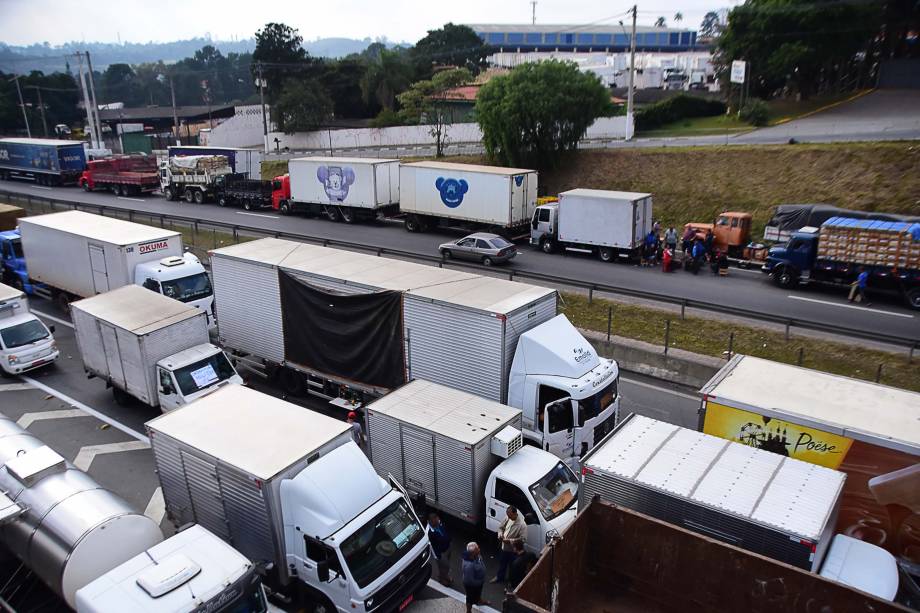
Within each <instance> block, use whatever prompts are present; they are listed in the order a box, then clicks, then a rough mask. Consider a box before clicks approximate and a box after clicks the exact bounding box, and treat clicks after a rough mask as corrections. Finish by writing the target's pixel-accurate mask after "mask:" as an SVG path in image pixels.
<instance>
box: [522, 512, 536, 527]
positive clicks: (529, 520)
mask: <svg viewBox="0 0 920 613" xmlns="http://www.w3.org/2000/svg"><path fill="white" fill-rule="evenodd" d="M524 523H525V524H527V525H528V526H538V525H540V520H538V519H537V516H536V515H535V514H533V513H526V514H525V515H524Z"/></svg>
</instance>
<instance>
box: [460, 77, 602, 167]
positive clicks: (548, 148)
mask: <svg viewBox="0 0 920 613" xmlns="http://www.w3.org/2000/svg"><path fill="white" fill-rule="evenodd" d="M611 112H612V106H611V103H610V93H609V92H608V91H607V89H606V88H605V87H604V86H603V85H602V84H601V82H600V81H599V80H598V78H597V77H596V76H595V75H594V74H592V73H590V72H581V71H579V70H578V68H577V67H576V66H575V64H572V63H570V62H560V61H555V60H554V61H547V62H540V63H527V64H522V65H520V66H518V67H517V68H515V69H514V70H512V71H511V73H510V74H508V75H504V76H499V77H495V78H493V79H492V80H491V81H489V82H488V83H486V84H485V85H484V86H483V87H482V89H481V90H480V91H479V95H478V96H477V98H476V119H477V121H478V122H479V126H480V127H481V128H482V140H483V144H484V145H485V148H486V152H487V153H488V154H489V156H490V157H491V158H493V159H494V160H496V161H499V162H501V163H503V164H505V165H509V166H517V165H527V166H535V167H537V168H549V167H554V166H556V165H557V164H558V162H559V160H560V158H561V157H562V156H563V154H564V153H565V152H566V151H571V150H574V149H575V148H576V146H577V145H578V141H579V140H580V139H581V137H582V136H584V133H585V131H586V130H587V129H588V126H590V125H591V124H592V123H593V122H594V120H595V119H597V118H598V117H602V116H605V115H609V114H610V113H611Z"/></svg>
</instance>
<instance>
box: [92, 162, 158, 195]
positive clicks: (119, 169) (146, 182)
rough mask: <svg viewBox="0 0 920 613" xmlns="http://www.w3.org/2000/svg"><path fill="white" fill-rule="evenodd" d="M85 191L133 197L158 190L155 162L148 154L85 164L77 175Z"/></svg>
mask: <svg viewBox="0 0 920 613" xmlns="http://www.w3.org/2000/svg"><path fill="white" fill-rule="evenodd" d="M79 185H80V187H82V188H83V189H84V190H85V191H87V192H91V191H94V190H99V189H105V190H111V191H112V193H114V194H115V195H116V196H136V195H138V194H142V193H146V192H152V191H154V190H157V189H159V187H160V179H159V177H158V175H157V161H156V158H154V157H153V156H148V155H142V154H140V155H118V156H112V157H107V158H102V159H98V160H92V161H89V162H87V163H86V170H84V171H83V174H82V175H80V182H79Z"/></svg>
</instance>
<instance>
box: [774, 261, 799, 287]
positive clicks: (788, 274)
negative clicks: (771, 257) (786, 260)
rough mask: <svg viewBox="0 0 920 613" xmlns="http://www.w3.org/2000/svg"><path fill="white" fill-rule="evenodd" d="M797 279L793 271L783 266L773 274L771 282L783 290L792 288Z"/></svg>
mask: <svg viewBox="0 0 920 613" xmlns="http://www.w3.org/2000/svg"><path fill="white" fill-rule="evenodd" d="M798 278H799V277H798V275H796V274H795V271H794V270H791V269H790V268H789V267H788V266H783V267H782V268H780V269H779V270H777V271H775V272H774V273H773V282H774V283H775V284H776V285H777V286H779V287H782V288H784V289H790V288H792V287H793V286H794V285H795V282H796V281H797V280H798Z"/></svg>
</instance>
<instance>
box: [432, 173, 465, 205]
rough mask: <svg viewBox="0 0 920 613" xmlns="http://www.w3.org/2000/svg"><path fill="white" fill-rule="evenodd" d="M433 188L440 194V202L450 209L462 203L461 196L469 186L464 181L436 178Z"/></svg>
mask: <svg viewBox="0 0 920 613" xmlns="http://www.w3.org/2000/svg"><path fill="white" fill-rule="evenodd" d="M434 186H435V188H436V189H437V190H438V191H439V192H440V193H441V202H443V203H444V204H445V205H447V206H448V207H449V208H452V209H455V208H457V207H458V206H460V203H461V202H463V195H464V194H465V193H466V192H467V191H468V190H469V189H470V184H469V183H467V182H466V180H465V179H445V178H444V177H438V180H437V181H435V182H434Z"/></svg>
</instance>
